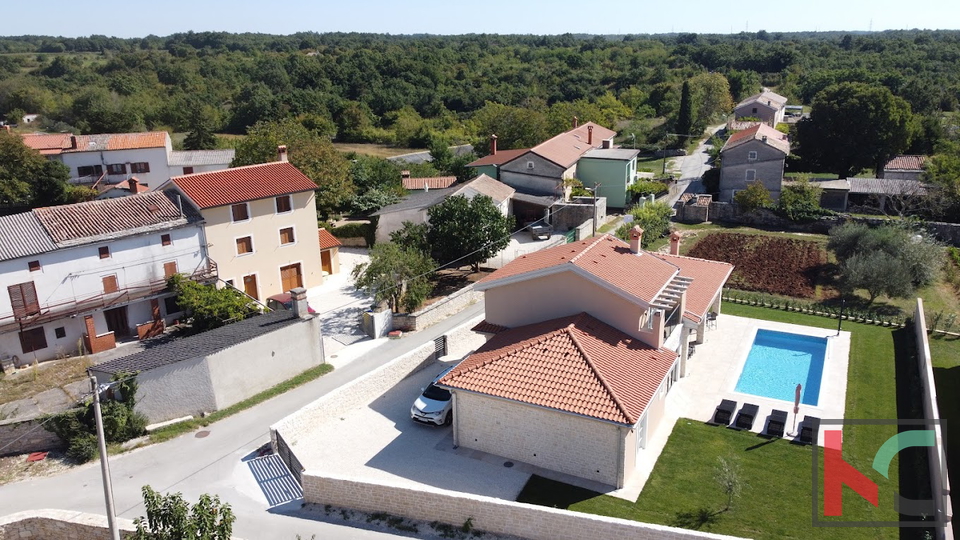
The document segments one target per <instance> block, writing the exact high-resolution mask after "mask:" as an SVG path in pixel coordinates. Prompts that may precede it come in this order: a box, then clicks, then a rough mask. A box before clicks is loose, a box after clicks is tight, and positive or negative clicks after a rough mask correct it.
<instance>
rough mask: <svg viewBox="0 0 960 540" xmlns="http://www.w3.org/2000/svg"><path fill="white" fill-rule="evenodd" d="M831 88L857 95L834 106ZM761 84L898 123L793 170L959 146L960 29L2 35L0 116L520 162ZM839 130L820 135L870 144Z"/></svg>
mask: <svg viewBox="0 0 960 540" xmlns="http://www.w3.org/2000/svg"><path fill="white" fill-rule="evenodd" d="M843 84H848V85H853V87H851V88H847V90H846V93H842V92H840V93H838V91H837V90H836V89H837V87H838V86H842V85H843ZM761 87H769V88H773V89H775V91H776V92H778V93H780V94H782V95H785V96H787V97H788V98H789V99H790V101H791V103H793V104H805V105H814V113H813V116H814V118H815V117H816V110H815V109H816V105H817V104H818V103H819V104H820V106H821V108H822V109H823V110H827V109H828V108H829V107H830V106H831V105H836V104H837V103H839V102H840V101H839V100H844V99H846V100H849V99H852V98H851V96H853V97H857V96H860V97H862V98H863V101H866V102H869V101H873V100H880V101H881V102H882V103H883V104H884V105H883V107H886V108H888V109H889V110H891V111H895V117H896V123H897V125H896V126H893V127H892V128H891V129H896V130H899V131H898V132H897V134H896V137H889V138H890V139H891V140H892V139H896V143H897V146H896V148H894V147H893V146H890V145H887V147H884V148H883V149H880V150H878V151H876V152H871V153H870V156H869V159H866V158H865V159H866V160H865V161H864V162H862V163H861V162H849V161H845V162H842V163H839V162H836V161H837V160H836V159H834V160H832V161H831V158H830V157H829V156H826V154H825V153H824V151H822V150H823V149H820V148H816V147H815V143H816V141H820V140H825V139H824V134H823V129H822V128H823V126H825V125H826V123H824V122H821V124H820V128H821V129H820V131H819V132H818V131H817V129H809V130H807V132H806V133H808V135H807V137H806V140H805V139H804V134H805V132H804V131H803V130H802V129H801V130H800V133H794V135H799V137H798V138H797V139H798V140H797V141H796V142H797V144H795V153H796V154H798V157H797V158H796V159H794V161H793V162H792V164H791V165H792V166H794V167H799V168H800V169H801V170H802V169H806V170H816V169H817V168H821V169H825V170H835V171H837V172H850V173H855V172H857V171H858V170H862V169H868V168H871V167H873V166H874V163H875V162H876V161H878V160H879V159H882V158H883V156H884V155H885V153H889V151H890V150H891V149H894V150H896V151H904V152H906V151H908V152H916V153H925V154H930V153H933V152H935V151H936V150H937V148H939V147H941V146H942V145H943V144H944V143H945V142H948V141H947V139H950V138H951V137H952V134H953V133H954V132H955V131H956V125H955V122H954V111H956V110H957V109H958V107H960V103H958V100H960V31H888V32H879V33H859V34H846V33H789V34H781V33H768V32H764V31H760V32H756V33H740V34H734V35H698V34H672V35H655V36H650V35H642V36H636V35H626V36H581V35H570V34H566V35H559V36H531V35H486V34H477V35H462V36H392V35H376V34H352V33H351V34H344V33H330V34H316V33H300V34H294V35H290V36H272V35H262V34H228V33H216V32H204V33H192V32H189V33H184V34H174V35H171V36H167V37H157V36H147V37H145V38H139V39H120V38H111V37H106V36H90V37H83V38H59V37H44V36H21V37H0V118H5V119H7V120H8V121H10V122H12V123H16V122H17V121H18V120H19V118H20V117H21V116H22V115H23V114H24V113H39V114H40V115H41V128H43V129H47V130H50V131H68V130H70V131H75V132H82V133H93V132H125V131H136V130H153V129H166V130H170V131H176V132H191V133H192V134H194V137H193V138H191V139H188V144H190V145H192V146H194V147H203V146H211V145H213V144H223V143H224V141H223V139H217V138H216V137H213V136H212V135H210V134H212V133H227V134H246V133H247V132H248V130H249V129H250V128H251V127H252V126H254V125H256V124H257V123H258V122H261V123H263V122H268V123H269V122H279V121H281V120H294V121H297V122H298V123H299V124H301V125H302V126H303V127H305V128H306V129H307V130H308V131H310V132H312V133H315V134H317V135H319V136H322V137H324V138H326V139H328V140H334V141H340V142H377V143H383V144H391V145H397V146H401V147H418V148H433V147H437V146H438V145H440V144H441V143H442V144H452V143H464V142H471V143H474V144H475V145H476V146H477V149H478V151H479V152H481V153H482V152H483V151H484V149H485V148H486V144H483V142H482V141H483V140H484V139H485V138H486V137H487V136H488V135H489V134H491V133H496V134H497V135H498V137H499V147H500V148H501V149H506V148H517V147H524V146H528V145H533V144H536V143H537V142H539V141H541V140H543V139H545V138H546V137H549V136H551V135H553V134H555V133H558V132H560V131H563V130H565V129H568V127H569V125H570V122H571V120H572V117H573V116H578V117H579V118H580V120H581V121H587V120H592V121H595V122H598V123H600V124H603V125H606V126H608V127H611V128H614V129H616V130H618V131H619V132H620V133H621V142H625V143H626V144H633V145H636V146H637V147H638V148H641V149H645V150H653V149H656V148H661V147H663V146H665V145H672V146H682V145H683V144H684V143H685V142H686V141H684V140H683V138H680V137H673V138H670V136H668V133H672V132H676V130H677V129H678V126H679V127H681V128H682V129H683V130H684V131H690V132H691V133H699V132H700V131H698V130H702V128H703V127H704V126H706V125H707V124H708V123H712V122H717V121H721V120H722V119H723V117H724V116H725V115H726V114H728V113H729V112H730V110H731V107H732V105H733V103H735V102H736V101H738V100H740V99H742V98H744V97H746V96H749V95H751V94H753V93H756V92H758V91H760V89H761ZM827 90H830V92H826V91H827ZM684 96H686V97H685V98H684ZM682 98H683V99H682ZM818 99H819V101H818ZM681 105H682V107H681ZM682 108H683V110H681V109H682ZM866 113H868V114H869V115H873V116H874V117H877V116H878V114H879V116H880V117H884V116H889V115H888V111H886V110H883V111H880V112H879V113H877V111H875V110H870V111H866ZM808 127H811V128H816V127H817V126H808ZM847 127H848V128H850V130H851V133H843V134H837V133H830V134H829V135H832V136H833V137H834V138H838V137H839V138H842V139H849V138H850V137H857V133H856V129H861V130H863V129H866V130H868V131H872V128H870V127H869V126H867V127H864V126H862V125H861V126H847ZM827 153H829V152H827Z"/></svg>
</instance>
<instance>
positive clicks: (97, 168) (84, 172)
mask: <svg viewBox="0 0 960 540" xmlns="http://www.w3.org/2000/svg"><path fill="white" fill-rule="evenodd" d="M102 174H103V165H87V166H84V167H77V176H100V175H102Z"/></svg>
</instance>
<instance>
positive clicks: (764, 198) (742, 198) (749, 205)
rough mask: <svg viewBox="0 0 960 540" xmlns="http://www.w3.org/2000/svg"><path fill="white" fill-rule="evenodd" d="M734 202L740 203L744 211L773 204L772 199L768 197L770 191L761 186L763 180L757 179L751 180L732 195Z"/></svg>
mask: <svg viewBox="0 0 960 540" xmlns="http://www.w3.org/2000/svg"><path fill="white" fill-rule="evenodd" d="M733 200H734V202H736V203H737V204H738V205H740V208H741V209H743V211H744V212H752V211H754V210H757V209H759V208H767V207H768V206H770V205H772V204H773V199H771V198H770V191H768V190H767V188H766V187H764V186H763V182H760V181H759V180H758V181H756V182H751V183H750V184H749V185H748V186H747V189H744V190H741V191H738V192H737V193H736V194H735V195H734V196H733Z"/></svg>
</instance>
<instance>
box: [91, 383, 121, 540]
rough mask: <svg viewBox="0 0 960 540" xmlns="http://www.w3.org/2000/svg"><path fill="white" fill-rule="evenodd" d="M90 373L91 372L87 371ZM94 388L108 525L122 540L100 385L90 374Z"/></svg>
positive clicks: (113, 537)
mask: <svg viewBox="0 0 960 540" xmlns="http://www.w3.org/2000/svg"><path fill="white" fill-rule="evenodd" d="M87 374H88V375H90V372H89V371H88V372H87ZM90 386H91V388H92V389H93V416H94V418H96V420H97V446H99V447H100V474H101V475H102V476H103V498H104V500H105V501H106V503H107V525H108V526H109V527H110V538H111V540H120V529H119V528H117V517H116V515H117V513H116V510H115V509H114V506H113V482H112V481H111V479H110V463H109V462H108V461H107V441H106V438H105V437H104V435H103V416H101V414H100V385H98V384H97V378H96V377H94V376H93V375H90Z"/></svg>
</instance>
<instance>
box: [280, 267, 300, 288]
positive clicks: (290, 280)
mask: <svg viewBox="0 0 960 540" xmlns="http://www.w3.org/2000/svg"><path fill="white" fill-rule="evenodd" d="M280 284H281V285H283V292H287V291H289V290H290V289H296V288H297V287H303V276H302V275H301V274H300V264H299V263H297V264H291V265H290V266H281V267H280Z"/></svg>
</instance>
